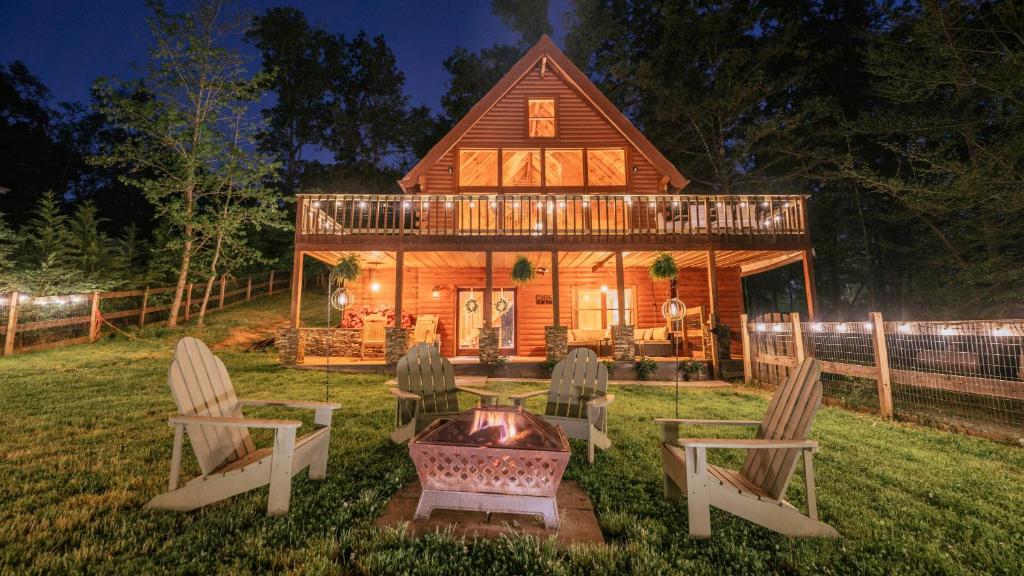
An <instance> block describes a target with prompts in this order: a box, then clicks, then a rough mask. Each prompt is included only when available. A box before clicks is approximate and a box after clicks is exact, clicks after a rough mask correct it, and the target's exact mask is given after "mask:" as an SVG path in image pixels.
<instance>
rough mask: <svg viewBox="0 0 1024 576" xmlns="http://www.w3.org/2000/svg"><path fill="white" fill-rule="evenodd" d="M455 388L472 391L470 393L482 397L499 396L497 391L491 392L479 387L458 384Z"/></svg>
mask: <svg viewBox="0 0 1024 576" xmlns="http://www.w3.org/2000/svg"><path fill="white" fill-rule="evenodd" d="M455 389H456V390H460V391H462V392H468V393H470V394H472V395H474V396H479V397H481V398H497V397H498V393H497V392H489V391H487V390H480V389H478V388H471V387H469V386H456V387H455Z"/></svg>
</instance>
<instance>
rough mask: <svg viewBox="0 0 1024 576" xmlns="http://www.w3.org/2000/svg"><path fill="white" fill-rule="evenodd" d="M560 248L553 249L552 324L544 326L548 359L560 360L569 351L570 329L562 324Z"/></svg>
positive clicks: (545, 349) (545, 348)
mask: <svg viewBox="0 0 1024 576" xmlns="http://www.w3.org/2000/svg"><path fill="white" fill-rule="evenodd" d="M558 291H559V286H558V250H552V251H551V326H545V327H544V351H545V355H546V356H547V359H548V360H554V361H558V360H561V359H562V358H565V356H566V354H568V353H569V348H568V340H569V329H568V328H566V327H565V326H562V323H561V320H560V317H561V315H562V313H561V305H560V300H559V297H558Z"/></svg>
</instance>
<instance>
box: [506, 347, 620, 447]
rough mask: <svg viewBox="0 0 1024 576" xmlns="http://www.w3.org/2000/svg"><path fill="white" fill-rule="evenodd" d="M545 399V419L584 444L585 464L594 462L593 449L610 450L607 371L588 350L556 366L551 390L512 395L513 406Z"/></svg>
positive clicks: (612, 397)
mask: <svg viewBox="0 0 1024 576" xmlns="http://www.w3.org/2000/svg"><path fill="white" fill-rule="evenodd" d="M545 393H546V394H547V395H548V403H547V407H546V408H545V410H544V419H545V420H547V421H548V422H550V423H552V424H555V425H558V426H561V427H562V429H563V430H565V435H566V436H568V437H569V438H576V439H578V440H586V441H587V462H589V463H593V462H594V447H597V448H600V449H602V450H607V449H609V448H611V446H612V441H611V439H610V438H608V405H609V404H611V403H612V401H613V400H615V395H614V394H608V369H607V368H605V366H604V364H601V362H600V361H598V359H597V354H595V353H594V351H593V350H590V349H589V348H576V349H574V350H572V351H571V352H569V354H568V355H567V356H566V357H565V358H564V359H562V361H561V362H559V363H558V364H556V365H555V369H554V370H553V371H552V372H551V386H550V387H549V388H548V389H547V390H534V391H533V392H524V393H522V394H512V395H511V396H509V398H511V399H512V402H513V403H514V404H515V405H516V406H523V405H524V404H525V403H526V400H528V399H529V398H533V397H534V396H540V395H542V394H545Z"/></svg>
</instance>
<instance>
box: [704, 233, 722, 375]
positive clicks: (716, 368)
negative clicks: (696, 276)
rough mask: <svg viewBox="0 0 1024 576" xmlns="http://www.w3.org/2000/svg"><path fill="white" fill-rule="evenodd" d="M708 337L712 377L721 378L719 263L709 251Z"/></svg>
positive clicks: (712, 252) (713, 252)
mask: <svg viewBox="0 0 1024 576" xmlns="http://www.w3.org/2000/svg"><path fill="white" fill-rule="evenodd" d="M707 264H708V300H710V304H709V305H708V332H709V333H710V334H709V335H708V337H709V339H710V340H711V342H710V344H711V346H710V350H711V377H712V378H720V377H721V365H720V360H719V350H718V335H717V334H715V328H716V327H717V326H718V262H717V260H716V258H715V251H714V250H708V255H707Z"/></svg>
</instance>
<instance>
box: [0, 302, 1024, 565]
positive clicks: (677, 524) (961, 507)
mask: <svg viewBox="0 0 1024 576" xmlns="http://www.w3.org/2000/svg"><path fill="white" fill-rule="evenodd" d="M286 311H287V295H281V296H274V297H272V298H268V299H264V300H262V301H260V302H258V303H255V304H253V305H250V306H247V307H238V308H235V309H233V310H230V311H226V312H224V313H223V314H220V315H215V316H214V317H213V319H212V324H211V326H210V327H208V328H206V329H205V330H204V331H198V330H195V329H187V330H186V331H188V332H191V333H194V334H196V335H197V336H199V337H201V338H202V339H204V340H205V341H207V342H219V341H221V340H224V339H225V338H226V337H227V336H228V334H229V331H230V330H231V329H232V328H239V327H245V326H266V325H270V324H274V323H278V322H281V321H282V320H283V318H284V315H285V314H286ZM179 335H180V332H172V331H168V330H164V329H159V328H157V329H147V330H146V331H145V332H144V333H142V334H141V336H142V337H144V338H146V339H147V340H149V341H128V340H126V339H124V338H114V339H107V340H104V341H103V342H101V343H99V344H97V345H93V346H87V345H86V346H76V347H69V348H62V349H57V350H52V351H47V352H40V353H36V354H26V355H23V356H15V357H12V358H0V573H19V574H20V573H47V574H53V573H67V572H76V573H77V572H89V573H130V574H156V573H164V572H169V573H211V572H223V573H238V574H243V573H260V572H267V571H282V572H294V573H369V574H382V573H402V574H418V573H423V574H476V573H480V574H497V573H512V574H536V573H549V574H580V573H582V574H588V575H591V576H596V575H599V574H623V573H638V574H667V573H678V574H712V573H729V574H766V573H784V574H792V573H803V574H822V573H826V574H830V573H843V574H964V573H979V574H980V573H995V574H1022V573H1024V450H1022V449H1020V448H1017V447H1013V446H1006V445H1000V444H996V443H992V442H989V441H986V440H982V439H978V438H970V437H965V436H957V435H952V434H947V433H944V432H939V431H934V430H930V429H926V428H920V427H916V426H911V425H905V424H898V423H887V422H882V421H880V420H877V419H875V418H873V417H871V416H869V415H864V414H858V413H852V412H847V411H844V410H841V409H835V408H823V409H822V410H821V411H820V412H819V414H818V418H817V421H816V422H815V427H814V433H813V435H814V437H815V438H816V439H817V440H818V441H819V442H820V443H821V452H820V453H819V454H818V455H817V456H816V459H815V468H816V473H817V476H818V493H819V510H820V511H821V516H822V519H823V520H824V521H825V522H827V523H829V524H831V525H832V526H833V527H835V528H836V529H837V530H838V531H839V532H840V533H841V534H842V535H843V537H842V538H841V539H839V540H836V541H820V540H819V541H813V540H810V541H808V540H793V539H787V538H784V537H780V536H777V535H774V534H772V533H769V532H767V531H766V530H763V529H761V528H758V527H755V526H754V525H752V524H749V523H746V522H744V521H742V520H739V519H737V518H734V517H732V516H728V515H726V514H724V513H722V512H719V511H712V526H713V529H714V531H715V535H714V537H713V538H712V539H711V540H707V541H693V540H689V539H688V538H687V537H686V532H687V529H686V524H687V521H686V507H685V503H680V502H667V501H665V500H664V498H663V497H662V488H661V470H660V460H659V456H658V450H659V447H658V430H657V427H656V426H655V424H654V422H653V421H652V418H654V417H655V416H669V415H671V414H672V413H673V391H672V390H671V389H668V388H643V387H618V388H616V390H615V393H616V396H617V398H616V401H615V403H614V404H613V405H612V408H611V418H610V435H611V437H612V439H613V441H614V442H615V446H614V447H613V448H612V449H611V450H609V451H607V452H603V453H599V454H598V457H597V461H596V463H595V464H594V465H593V466H588V465H587V464H586V462H585V459H584V458H582V457H581V455H585V447H584V446H583V445H582V444H580V443H576V442H575V441H574V444H573V457H572V461H571V463H570V465H569V470H568V472H567V474H566V475H567V477H568V478H573V479H575V480H577V481H578V482H579V483H580V485H581V486H582V487H583V489H584V490H586V491H587V492H588V493H589V495H590V498H591V500H592V501H593V503H594V506H595V509H596V510H597V514H598V518H599V520H600V523H601V528H602V530H603V531H604V534H605V538H606V540H607V541H608V543H609V545H608V546H605V547H576V548H568V549H563V548H558V547H555V546H553V545H552V544H550V543H547V542H538V541H536V540H533V539H530V538H526V537H523V538H505V539H501V540H495V541H477V542H472V541H466V542H464V541H461V540H457V539H455V538H453V537H451V536H447V535H443V534H442V535H436V536H430V537H426V538H423V539H420V540H414V539H411V538H407V537H405V536H404V535H403V533H401V532H400V531H397V530H388V531H380V530H376V529H374V528H372V526H371V525H372V522H373V520H374V519H375V518H376V517H377V515H378V514H379V513H380V512H381V510H382V509H383V507H384V505H385V504H386V502H387V501H388V499H389V498H390V497H391V495H392V494H393V493H394V492H395V491H396V490H398V489H399V488H400V487H401V486H402V485H403V484H405V483H406V482H408V481H409V480H412V479H413V478H414V477H415V472H414V470H413V467H412V464H411V461H410V460H409V457H408V453H407V450H406V448H405V447H404V446H394V445H392V444H391V443H390V441H389V440H388V432H389V431H390V429H391V425H392V423H393V420H392V419H393V411H394V406H393V404H392V402H391V400H390V396H389V395H388V394H387V391H386V390H385V388H384V386H383V385H382V383H383V381H384V380H385V378H383V377H381V376H353V375H344V376H343V375H333V376H332V377H331V381H332V385H331V399H332V400H338V401H340V402H342V403H343V408H342V410H340V411H339V412H338V413H337V414H336V415H335V420H334V425H335V429H334V434H333V436H332V439H331V455H330V465H329V468H328V477H327V480H326V481H323V482H310V481H309V480H308V479H306V477H305V474H302V475H300V476H298V477H296V479H295V482H294V489H293V493H292V500H291V512H290V513H289V514H288V515H287V516H285V517H278V518H270V517H267V516H266V515H265V511H266V498H267V491H266V489H265V488H264V489H262V490H257V491H255V492H250V493H248V494H245V495H242V496H239V497H236V498H233V499H231V500H228V501H226V502H222V503H220V504H218V505H215V506H212V507H209V508H207V509H204V510H202V511H198V512H195V513H174V512H163V511H148V510H143V509H142V506H143V504H145V502H146V501H147V500H149V499H150V498H152V497H153V496H155V495H156V494H158V493H160V492H161V491H163V490H164V489H165V488H166V484H167V471H168V465H169V462H170V456H171V440H172V437H173V431H172V429H171V428H170V427H169V426H167V423H166V417H167V415H168V414H169V413H170V412H171V411H172V410H173V408H174V406H173V402H172V400H171V397H170V394H169V391H168V390H167V387H166V383H165V378H166V372H167V366H168V363H169V361H170V357H171V349H172V345H173V343H174V342H175V340H176V338H177V337H178V336H179ZM216 352H217V353H218V354H220V355H221V357H222V358H223V359H224V361H225V363H226V364H227V366H228V369H229V370H230V372H231V374H232V377H233V379H234V382H235V386H236V388H237V389H238V391H239V395H240V396H242V397H254V398H259V397H264V398H293V399H313V400H321V399H323V398H324V393H325V387H324V380H325V375H324V374H323V373H318V372H308V371H299V370H288V369H283V368H280V367H278V366H277V361H276V356H275V355H274V354H273V353H247V352H244V351H243V350H241V349H239V348H224V349H220V350H217V351H216ZM529 386H530V387H535V386H536V385H529ZM505 388H507V389H508V390H509V391H511V390H514V389H523V390H525V389H526V386H513V385H509V386H506V387H505ZM467 401H468V399H467ZM766 402H767V398H766V396H765V395H764V394H762V393H759V392H757V391H733V390H726V391H722V390H717V391H695V392H687V393H685V394H684V396H683V398H682V408H681V412H682V415H683V416H684V417H701V418H743V419H759V418H760V416H761V414H762V412H763V410H764V408H765V406H766ZM251 414H252V415H257V416H286V415H287V416H288V417H297V416H302V417H304V418H306V420H305V422H306V424H307V425H309V424H311V420H310V417H309V416H308V415H306V414H304V413H301V412H288V411H282V410H263V411H253V412H252V413H251ZM693 432H694V434H695V435H696V434H702V435H716V434H717V435H724V434H730V433H738V432H737V431H728V430H726V431H722V430H714V429H706V430H704V431H696V430H694V431H693ZM256 438H257V441H258V442H259V441H260V440H262V441H263V442H266V441H267V440H269V436H267V435H263V436H260V435H259V434H256ZM186 445H187V443H186ZM741 456H742V455H741V454H740V453H729V452H721V451H716V452H714V453H713V454H712V459H713V460H715V461H716V463H726V464H732V465H736V464H738V462H739V460H740V458H741ZM184 461H185V463H186V468H185V471H184V474H183V480H186V479H188V478H191V477H192V475H194V474H195V471H196V469H197V467H196V464H195V461H194V459H193V458H192V456H191V453H190V452H188V451H186V454H185V458H184ZM789 496H790V499H791V500H792V501H793V502H794V503H795V504H796V505H797V506H798V507H800V508H801V509H803V508H804V493H803V485H802V476H801V471H800V470H799V469H798V472H797V477H796V478H794V481H793V483H792V485H791V486H790V489H789Z"/></svg>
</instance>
